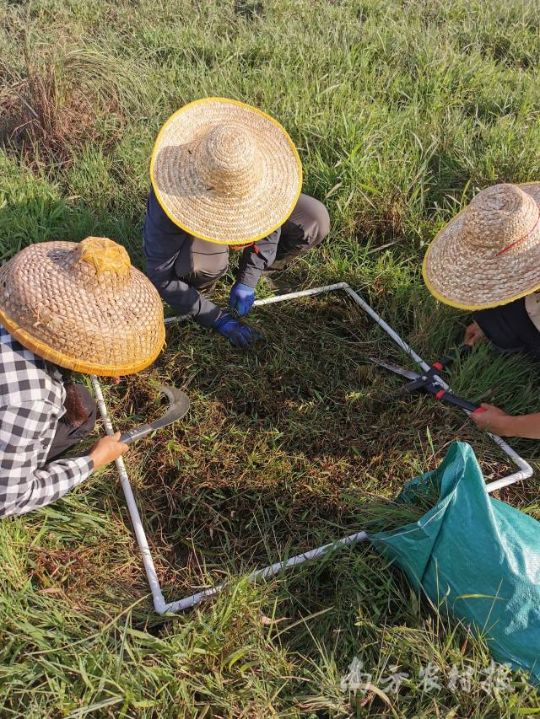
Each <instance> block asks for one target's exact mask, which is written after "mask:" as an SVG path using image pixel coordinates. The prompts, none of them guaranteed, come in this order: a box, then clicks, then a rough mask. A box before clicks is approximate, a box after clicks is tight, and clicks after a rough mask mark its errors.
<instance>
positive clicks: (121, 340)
mask: <svg viewBox="0 0 540 719" xmlns="http://www.w3.org/2000/svg"><path fill="white" fill-rule="evenodd" d="M164 341H165V328H164V323H163V304H162V302H161V299H160V297H159V295H158V293H157V292H156V290H155V288H154V287H153V286H152V284H151V283H150V282H149V281H148V279H147V278H146V277H145V276H144V275H143V274H142V272H139V271H138V270H136V269H134V268H133V267H132V266H131V262H130V259H129V255H128V253H127V252H126V250H125V249H124V248H123V247H121V246H120V245H117V244H116V243H115V242H113V241H112V240H109V239H106V238H97V237H89V238H87V239H86V240H83V241H82V242H81V243H75V242H42V243H39V244H35V245H31V246H30V247H27V248H25V249H24V250H21V252H19V253H18V254H17V255H15V257H13V258H12V259H11V260H10V261H9V262H7V263H6V264H5V265H4V266H3V267H2V268H1V269H0V517H7V516H10V515H15V514H24V513H26V512H30V511H31V510H32V509H35V508H37V507H42V506H44V505H46V504H49V503H50V502H54V501H55V500H56V499H58V498H60V497H61V496H62V495H64V494H65V493H66V492H68V491H69V490H70V489H71V488H73V487H75V486H77V485H78V484H80V483H81V482H82V481H84V480H85V479H86V478H87V477H88V476H89V475H90V474H91V473H92V472H94V471H95V470H97V469H99V468H100V467H103V466H104V465H106V464H108V463H109V462H112V461H113V460H115V459H116V458H117V457H119V456H120V455H121V454H123V453H124V452H125V451H126V450H127V448H128V447H127V445H126V444H124V443H122V442H120V433H119V432H118V433H117V434H115V435H114V436H113V437H102V438H101V439H100V440H99V441H98V442H97V444H96V445H95V446H94V447H93V448H92V449H90V450H89V451H88V452H86V453H84V454H82V455H81V456H77V457H72V458H63V454H64V453H65V452H66V451H67V450H68V449H69V448H70V447H73V446H74V445H75V444H77V443H78V442H79V441H80V440H81V439H82V438H83V437H85V436H86V435H87V434H89V433H90V432H91V431H92V429H93V427H94V421H95V417H96V406H95V402H94V400H93V399H92V398H91V396H90V393H89V392H88V390H87V389H86V388H85V387H83V386H82V385H78V384H74V382H73V379H72V372H73V371H77V372H83V373H89V374H96V375H104V376H108V377H118V376H121V375H125V374H131V373H133V372H138V371H140V370H142V369H144V368H145V367H147V366H148V365H150V364H151V363H152V362H153V361H154V360H155V359H156V357H157V355H158V354H159V353H160V351H161V349H162V347H163V344H164Z"/></svg>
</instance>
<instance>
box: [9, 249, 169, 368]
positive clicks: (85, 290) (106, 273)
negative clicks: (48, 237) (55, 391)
mask: <svg viewBox="0 0 540 719" xmlns="http://www.w3.org/2000/svg"><path fill="white" fill-rule="evenodd" d="M0 323H1V324H2V325H3V326H4V327H5V328H6V329H7V331H8V332H9V333H10V334H11V335H12V336H13V337H14V338H15V339H16V340H17V341H18V342H20V343H21V344H22V345H23V346H24V347H26V348H27V349H29V350H32V351H33V352H35V353H36V354H37V355H39V356H40V357H42V358H43V359H46V360H48V361H49V362H53V363H54V364H57V365H60V366H61V367H66V368H68V369H72V370H76V371H77V372H86V373H89V374H96V375H104V376H109V377H119V376H121V375H125V374H132V373H133V372H139V371H140V370H142V369H144V368H145V367H148V365H150V364H151V363H152V362H153V361H154V360H155V359H156V357H157V356H158V354H159V353H160V351H161V349H162V347H163V345H164V342H165V327H164V323H163V304H162V302H161V298H160V296H159V294H158V293H157V291H156V289H155V287H154V286H153V285H152V283H151V282H150V281H149V280H148V279H147V278H146V277H145V276H144V275H143V274H142V272H139V270H137V269H135V268H134V267H132V265H131V262H130V259H129V255H128V253H127V251H126V250H125V248H124V247H122V246H121V245H117V244H116V242H113V241H112V240H109V239H106V238H104V237H87V238H86V240H83V241H82V242H80V243H76V242H42V243H40V244H35V245H31V246H30V247H26V248H25V249H24V250H21V252H19V253H18V254H16V255H15V257H13V259H11V260H10V261H9V262H7V263H6V264H5V265H4V266H3V267H1V268H0Z"/></svg>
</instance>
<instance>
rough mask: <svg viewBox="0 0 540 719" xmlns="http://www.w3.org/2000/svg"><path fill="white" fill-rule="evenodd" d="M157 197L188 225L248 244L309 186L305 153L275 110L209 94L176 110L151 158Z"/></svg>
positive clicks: (201, 233) (207, 236)
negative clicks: (305, 184) (303, 160)
mask: <svg viewBox="0 0 540 719" xmlns="http://www.w3.org/2000/svg"><path fill="white" fill-rule="evenodd" d="M150 175H151V179H152V186H153V188H154V191H155V193H156V197H157V200H158V202H159V204H160V205H161V207H162V208H163V210H164V211H165V213H166V214H167V215H168V216H169V218H170V219H171V220H172V221H173V222H174V223H175V224H177V225H178V226H179V227H181V228H183V229H184V230H185V231H186V232H188V233H189V234H191V235H194V236H196V237H200V238H202V239H204V240H208V241H210V242H215V243H217V244H225V245H231V246H232V245H242V244H247V243H249V242H255V241H256V240H260V239H262V238H263V237H266V236H267V235H269V234H270V233H271V232H273V231H274V230H275V229H277V228H278V227H280V226H281V225H282V224H283V223H284V222H285V220H286V219H287V218H288V217H289V215H290V214H291V212H292V211H293V209H294V206H295V204H296V202H297V200H298V196H299V194H300V189H301V185H302V167H301V164H300V158H299V156H298V153H297V151H296V148H295V147H294V145H293V143H292V140H291V138H290V137H289V135H288V134H287V133H286V131H285V130H284V129H283V127H282V126H281V125H280V124H279V123H278V122H276V120H274V119H273V118H272V117H270V116H269V115H266V114H265V113H264V112H261V111H260V110H258V109H257V108H254V107H250V106H249V105H245V104H243V103H241V102H237V101H234V100H227V99H225V98H205V99H203V100H197V101H196V102H192V103H190V104H189V105H186V106H185V107H183V108H181V109H180V110H178V112H176V113H175V114H174V115H172V117H170V118H169V119H168V120H167V122H166V123H165V125H164V126H163V128H162V130H161V132H160V133H159V136H158V138H157V140H156V144H155V147H154V152H153V154H152V161H151V165H150Z"/></svg>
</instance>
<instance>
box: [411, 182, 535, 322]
mask: <svg viewBox="0 0 540 719" xmlns="http://www.w3.org/2000/svg"><path fill="white" fill-rule="evenodd" d="M539 202H540V185H538V184H537V183H531V184H530V185H521V186H518V185H511V184H500V185H494V186H493V187H488V188H487V189H485V190H482V191H481V192H479V193H478V194H477V195H476V197H474V198H473V200H472V201H471V203H470V204H469V205H468V206H467V207H466V208H465V209H464V210H462V212H460V213H459V215H458V216H457V217H455V218H454V219H453V220H452V221H451V222H449V223H448V225H446V227H444V228H443V229H442V230H441V232H440V233H439V234H438V235H437V237H436V238H435V240H434V241H433V242H432V244H431V245H430V247H429V249H428V252H427V253H426V257H425V259H424V268H423V270H424V279H425V281H426V284H427V286H428V288H429V289H430V291H431V292H432V294H433V295H434V296H435V297H437V299H440V300H441V301H442V302H445V303H446V304H450V305H453V306H455V307H460V308H463V309H483V308H488V307H495V306H497V305H501V304H507V303H508V302H512V301H513V300H515V299H518V298H519V297H523V296H525V295H527V294H529V293H531V292H534V291H535V290H536V289H538V287H539V286H540V262H539V260H540V208H539Z"/></svg>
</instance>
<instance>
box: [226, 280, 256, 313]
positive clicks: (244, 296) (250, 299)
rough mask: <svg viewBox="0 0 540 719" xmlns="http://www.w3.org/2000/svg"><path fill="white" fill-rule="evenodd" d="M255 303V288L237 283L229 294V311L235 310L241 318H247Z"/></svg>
mask: <svg viewBox="0 0 540 719" xmlns="http://www.w3.org/2000/svg"><path fill="white" fill-rule="evenodd" d="M254 302H255V288H254V287H250V286H249V285H244V284H242V282H237V283H236V284H234V285H233V286H232V288H231V292H230V294H229V309H230V310H235V311H236V312H237V313H238V315H239V316H240V317H245V315H247V313H248V312H249V311H250V309H251V308H252V306H253V303H254Z"/></svg>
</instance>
